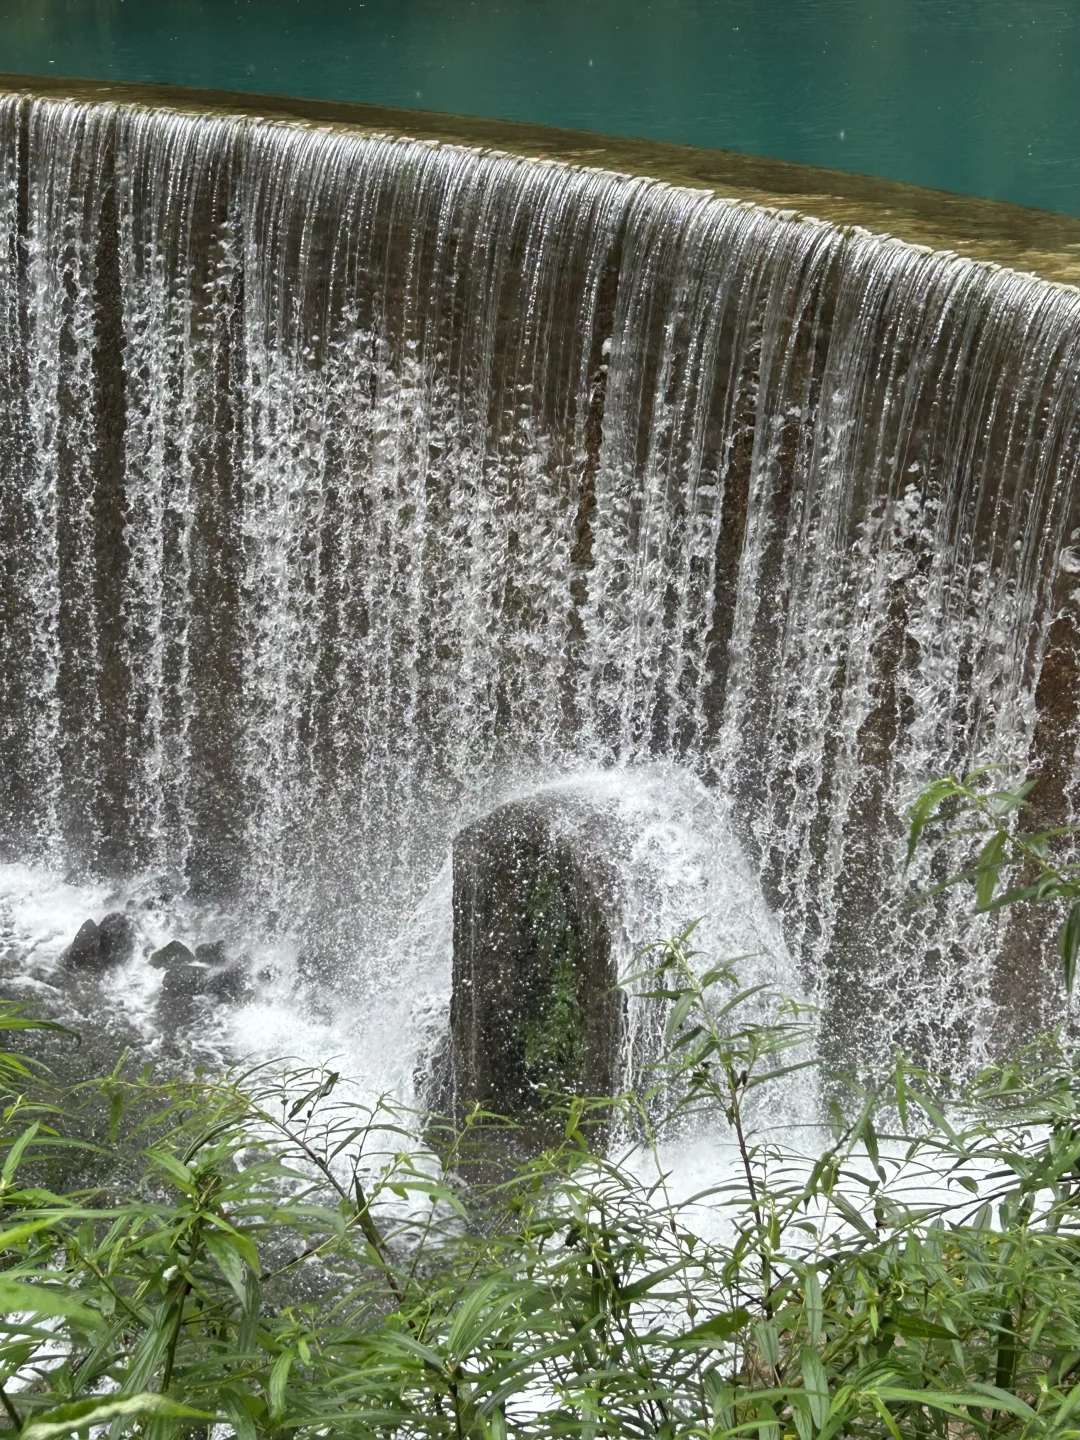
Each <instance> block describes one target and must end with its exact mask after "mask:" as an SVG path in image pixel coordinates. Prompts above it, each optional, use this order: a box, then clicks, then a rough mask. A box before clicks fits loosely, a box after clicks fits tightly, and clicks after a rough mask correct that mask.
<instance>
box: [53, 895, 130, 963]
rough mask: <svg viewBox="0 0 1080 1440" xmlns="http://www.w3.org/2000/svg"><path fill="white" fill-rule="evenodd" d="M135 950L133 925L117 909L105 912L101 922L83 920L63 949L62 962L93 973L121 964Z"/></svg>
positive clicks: (128, 958)
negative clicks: (106, 913) (107, 913)
mask: <svg viewBox="0 0 1080 1440" xmlns="http://www.w3.org/2000/svg"><path fill="white" fill-rule="evenodd" d="M134 953H135V926H134V925H133V924H132V922H131V920H130V919H129V918H128V917H127V916H126V915H124V914H123V913H122V912H121V911H119V910H114V911H113V912H112V913H111V914H109V915H106V916H105V918H104V920H102V922H101V924H100V925H98V924H97V923H96V921H94V920H87V921H85V923H84V924H83V925H81V926H80V927H79V931H78V934H77V935H76V936H75V939H74V940H73V941H72V942H71V944H70V945H69V946H68V948H67V949H66V950H65V951H64V954H63V961H64V964H65V965H67V966H70V967H71V968H72V969H74V970H86V971H91V972H97V971H101V970H108V969H109V968H110V967H111V966H113V965H122V964H123V963H124V961H125V960H130V959H131V957H132V955H133V954H134Z"/></svg>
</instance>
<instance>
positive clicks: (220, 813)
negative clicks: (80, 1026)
mask: <svg viewBox="0 0 1080 1440" xmlns="http://www.w3.org/2000/svg"><path fill="white" fill-rule="evenodd" d="M0 167H2V171H0V485H2V487H3V498H2V510H0V548H2V550H3V573H2V578H0V613H2V616H3V620H2V626H0V647H2V651H0V673H2V675H3V684H4V703H3V709H2V716H0V727H2V729H0V747H2V786H3V791H2V794H0V832H2V834H3V837H4V848H5V850H6V852H7V858H8V859H9V860H10V861H11V862H12V864H13V865H14V864H16V863H17V864H18V865H19V866H22V867H25V866H26V865H27V864H34V865H37V866H39V867H44V868H45V869H49V868H51V869H52V870H53V871H55V870H56V869H58V868H59V869H60V870H61V871H64V872H66V873H67V874H68V875H69V876H74V877H78V876H84V877H94V876H98V877H100V876H105V877H121V878H122V877H131V876H140V875H141V876H144V877H145V876H147V875H157V874H162V873H165V874H170V875H174V876H175V877H176V879H175V884H174V888H176V889H178V890H179V891H180V892H181V893H182V894H184V895H186V897H187V899H188V902H190V903H196V902H199V903H202V904H206V905H219V906H224V907H228V908H229V909H230V911H231V913H233V914H234V915H237V914H241V915H243V916H245V917H247V918H246V920H245V924H246V925H247V926H248V928H249V930H250V931H251V932H252V933H256V932H258V933H260V934H262V935H263V936H264V938H266V937H273V936H274V935H279V936H280V935H282V934H287V935H289V936H292V937H293V938H294V939H295V941H296V947H297V948H298V951H299V954H300V960H301V969H302V970H303V969H305V968H306V973H308V974H309V975H310V974H311V973H312V972H314V973H315V974H317V975H318V977H319V984H320V986H321V987H323V988H324V989H326V988H332V987H334V986H335V985H337V986H339V987H341V988H342V989H343V990H348V991H349V992H350V993H356V991H357V989H358V987H359V989H360V990H361V991H363V990H364V989H365V988H366V991H367V993H369V994H371V995H377V994H378V993H379V992H380V990H390V989H392V988H393V986H394V984H395V977H396V979H397V981H400V979H401V976H402V975H403V974H410V975H411V974H413V973H414V970H415V967H416V966H418V965H420V963H421V962H420V961H419V960H417V959H416V955H415V954H412V952H409V945H413V946H415V945H417V944H420V943H421V940H422V939H423V936H425V935H429V936H432V937H434V938H433V939H432V940H431V943H432V944H433V945H434V946H435V948H436V949H438V948H439V946H442V945H443V944H444V942H445V928H446V927H445V925H444V924H443V922H442V921H440V920H437V919H434V920H433V919H431V916H430V914H429V909H430V906H429V909H425V906H426V905H429V902H428V901H425V899H424V897H425V896H429V897H430V895H431V894H432V893H434V892H433V891H432V886H435V890H436V891H437V890H438V883H439V882H438V880H437V878H436V877H438V875H439V874H440V871H441V870H442V867H443V866H444V862H445V858H446V855H447V853H448V848H449V844H450V840H451V838H452V836H453V834H454V832H455V830H456V829H457V828H458V827H459V826H460V825H461V824H462V823H463V821H465V820H468V819H470V818H473V817H475V816H476V815H478V814H481V813H483V812H484V811H485V809H487V808H490V807H491V806H492V805H494V804H497V803H499V802H500V801H501V800H502V799H504V798H505V797H506V796H508V795H511V794H514V793H520V792H521V791H522V790H528V789H529V788H530V787H534V788H535V787H540V786H544V785H549V784H551V783H554V782H556V781H561V780H564V779H565V777H567V776H568V775H574V774H577V773H584V772H595V771H596V770H598V769H599V770H609V771H610V770H620V771H626V772H628V774H629V775H630V776H631V779H630V780H628V782H627V783H628V784H631V785H632V784H633V783H635V782H634V781H633V779H632V776H633V774H634V773H636V770H637V767H641V766H649V765H656V764H659V765H661V766H662V767H667V773H669V774H670V775H671V776H673V777H675V778H673V780H672V785H673V787H674V788H673V790H672V793H673V794H674V795H679V794H683V793H684V792H683V791H680V789H679V786H680V785H686V784H690V785H691V788H693V785H698V786H699V787H700V786H702V785H703V786H705V787H708V790H709V791H710V792H711V794H712V795H713V797H714V802H713V803H714V804H715V806H717V807H718V811H717V813H718V814H720V813H722V815H723V816H724V817H726V818H725V820H724V823H725V824H727V823H730V826H731V827H732V828H733V830H734V832H735V833H736V834H737V835H738V837H739V840H740V842H741V844H742V845H743V846H744V847H745V850H746V853H747V854H748V855H749V856H750V857H751V860H752V864H753V866H754V867H755V869H756V872H757V873H758V874H759V875H760V884H761V886H762V889H763V891H764V894H765V896H766V897H767V899H768V902H769V904H770V905H771V906H772V908H773V910H774V912H775V913H776V915H777V916H778V918H779V921H780V924H781V925H782V928H783V933H784V936H785V938H786V944H787V947H788V949H789V950H790V952H791V954H792V955H793V956H794V957H796V961H797V964H798V966H799V968H800V973H801V975H802V977H803V983H804V985H805V986H807V987H808V988H811V989H816V990H817V992H818V993H819V995H820V998H821V1000H822V1003H823V1004H824V1006H825V1015H826V1019H825V1035H826V1040H827V1043H829V1044H831V1045H832V1046H833V1047H834V1048H839V1049H841V1050H842V1051H843V1052H844V1053H845V1054H846V1055H848V1056H849V1057H853V1058H861V1059H865V1058H867V1057H872V1056H873V1055H874V1054H875V1053H878V1052H880V1049H881V1047H882V1043H883V1037H885V1038H887V1039H888V1040H889V1041H897V1042H899V1043H901V1044H905V1045H915V1046H917V1047H918V1048H919V1049H920V1050H921V1051H922V1052H923V1053H927V1052H929V1053H930V1054H931V1056H935V1057H937V1058H942V1057H950V1056H955V1055H957V1054H963V1053H966V1052H970V1051H971V1050H973V1049H974V1050H975V1051H978V1050H979V1049H980V1048H982V1047H985V1046H986V1045H988V1044H991V1043H993V1041H994V1027H995V1026H996V1025H997V1024H998V1023H999V1017H1000V1016H1001V1015H1005V1016H1006V1018H1008V1019H1012V1018H1015V1017H1016V1016H1017V1014H1018V1008H1019V1007H1018V1001H1019V998H1020V997H1024V1004H1023V1007H1022V1008H1023V1015H1022V1016H1021V1022H1020V1023H1022V1024H1023V1023H1026V1024H1035V1023H1038V1022H1039V1021H1040V1020H1042V1019H1044V1018H1045V1015H1046V1014H1047V1013H1049V1012H1048V1010H1047V1007H1048V1006H1050V1005H1052V1003H1053V1002H1052V995H1053V962H1052V960H1050V959H1044V957H1043V956H1042V954H1041V953H1040V952H1039V949H1038V946H1036V947H1035V948H1034V949H1033V950H1031V951H1030V953H1027V952H1026V953H1025V954H1024V955H1022V956H1021V955H1019V951H1018V942H1017V941H1016V937H1015V935H1014V934H1013V935H1012V938H1010V935H1011V933H1012V932H1010V931H1009V930H1008V929H1007V928H1006V927H1005V926H1004V925H1003V924H999V923H998V922H994V921H990V920H983V921H980V922H979V924H978V926H972V925H971V924H966V923H965V924H964V925H963V926H961V923H960V919H959V916H958V913H957V912H956V911H955V910H954V909H950V908H949V907H948V906H947V905H946V904H945V903H944V902H942V905H941V906H940V907H939V909H938V910H937V911H936V912H916V913H914V914H912V913H911V912H910V910H909V909H908V907H907V904H906V901H905V897H904V884H903V881H902V878H901V875H900V869H901V864H902V854H903V845H902V836H901V830H902V822H901V820H900V815H901V812H902V809H903V806H904V803H905V802H906V801H907V800H908V799H909V798H910V796H911V795H912V793H913V792H914V790H915V789H916V788H917V786H918V785H919V784H920V783H922V782H923V781H924V780H926V779H927V778H928V777H930V776H931V775H933V774H936V773H938V772H940V771H942V770H943V769H946V768H949V767H952V766H964V765H966V764H967V763H969V762H972V761H976V760H983V759H992V760H998V761H1009V762H1014V763H1016V764H1018V765H1021V766H1028V765H1031V766H1035V767H1037V768H1040V767H1041V768H1042V770H1043V771H1044V772H1048V774H1049V777H1050V779H1051V780H1052V781H1053V782H1054V784H1053V785H1049V784H1048V785H1047V795H1048V797H1049V799H1048V800H1047V801H1046V802H1045V803H1044V810H1045V809H1046V806H1048V805H1050V803H1051V801H1053V798H1054V796H1056V795H1059V794H1064V795H1065V797H1066V802H1068V801H1069V800H1070V797H1071V795H1072V794H1073V793H1075V787H1076V775H1075V750H1076V712H1077V706H1078V704H1080V695H1078V694H1077V683H1076V682H1077V676H1078V673H1080V665H1078V662H1077V644H1076V635H1077V630H1076V626H1077V624H1078V620H1077V602H1078V597H1080V588H1078V584H1080V582H1078V581H1077V579H1076V572H1077V570H1078V569H1080V558H1078V556H1080V548H1078V547H1077V543H1076V542H1077V540H1078V539H1080V485H1078V480H1080V475H1078V470H1080V295H1078V294H1077V293H1076V292H1074V291H1072V290H1070V289H1068V288H1066V287H1061V286H1055V285H1052V284H1049V283H1047V282H1045V281H1041V280H1039V279H1036V278H1035V277H1032V276H1025V275H1019V274H1015V273H1012V272H1008V271H1002V270H997V269H995V268H994V267H992V266H988V265H984V264H977V263H974V262H971V261H967V260H964V259H961V258H958V257H957V256H954V255H950V254H943V253H932V252H929V251H921V250H919V249H917V248H914V247H911V246H908V245H905V244H902V243H900V242H897V241H893V240H890V239H889V238H887V237H882V236H877V235H872V234H869V233H865V232H860V231H841V230H839V229H837V228H836V227H833V226H830V225H827V224H824V223H821V222H817V221H814V220H808V219H802V218H799V217H796V216H794V215H791V214H785V213H777V212H772V211H768V210H765V209H761V208H754V207H750V206H745V205H740V204H734V203H729V202H725V201H723V200H721V199H717V198H716V197H714V196H713V195H711V194H709V193H707V192H703V191H692V190H684V189H677V188H673V187H670V186H668V185H665V184H662V183H659V182H656V181H650V180H645V179H637V178H631V177H628V176H624V175H617V174H612V173H606V172H599V171H590V170H587V169H576V168H571V167H567V166H565V165H561V164H551V163H544V162H538V161H529V160H524V159H520V158H516V157H513V156H510V155H505V154H499V153H493V152H482V151H478V150H472V149H466V148H460V147H455V146H453V145H445V144H444V145H436V144H426V143H417V142H414V141H410V140H406V139H400V138H389V137H380V136H372V135H365V134H363V133H359V132H355V131H349V130H347V129H340V128H339V129H335V128H331V127H321V126H318V125H301V124H281V123H271V122H268V121H257V120H253V119H250V118H247V119H245V118H242V117H230V116H225V115H213V114H211V115H196V114H190V113H184V112H182V111H180V110H177V111H172V110H169V109H146V108H142V107H140V106H138V105H134V104H116V103H107V102H101V103H89V102H86V103H84V102H75V101H60V100H52V99H48V100H46V99H40V100H38V99H32V98H28V97H25V96H14V95H12V96H7V97H0ZM649 773H650V774H651V775H654V776H655V774H656V773H659V772H657V771H655V770H652V771H650V772H649ZM679 776H681V777H683V778H682V779H679V778H678V777H679ZM691 777H693V778H691ZM650 783H651V782H650ZM685 793H689V792H688V791H687V792H685ZM695 793H697V792H696V791H695ZM702 793H704V792H702ZM691 808H692V807H691ZM1047 813H1049V812H1047ZM1054 818H1061V817H1054ZM696 823H697V821H696V820H694V819H693V817H691V818H690V819H687V820H686V821H685V824H686V825H689V826H691V827H692V826H693V825H694V824H696ZM709 823H710V824H711V823H712V821H710V822H709ZM701 833H703V834H709V833H711V832H710V831H709V830H708V827H707V826H706V829H705V830H704V831H702V832H701ZM680 843H681V842H680ZM18 873H19V874H20V875H23V874H24V873H25V868H23V869H20V870H19V871H18ZM443 890H444V892H445V891H446V886H445V885H444V886H443ZM927 913H929V914H930V915H931V920H930V921H929V922H928V921H927V918H926V916H927ZM417 915H419V916H421V917H423V916H425V915H427V916H428V919H427V920H423V919H421V920H419V921H417V922H416V923H415V924H414V926H413V932H412V935H413V938H412V940H410V941H408V942H405V941H402V940H401V939H400V937H401V936H402V935H403V933H404V931H405V930H407V929H408V925H407V924H406V922H405V920H404V919H403V917H407V916H417ZM684 918H686V919H689V918H692V916H690V915H687V916H685V917H684ZM664 919H665V920H666V919H667V917H666V916H665V917H664ZM410 923H411V922H410ZM417 926H419V929H417ZM440 926H442V929H440ZM417 936H420V939H418V938H417ZM440 936H441V938H440ZM395 937H397V938H396V939H395ZM641 938H650V937H648V936H642V937H641ZM267 943H268V942H267ZM402 947H404V950H403V949H402ZM781 948H782V947H781ZM405 952H408V953H405ZM417 953H419V952H417ZM410 954H412V958H409V957H410ZM1018 956H1019V958H1018ZM440 963H441V962H440ZM410 965H412V966H413V967H414V970H410V969H409V966H410ZM420 988H421V989H423V987H422V986H421V987H420ZM435 990H436V991H437V990H438V986H436V987H435ZM433 993H434V992H433ZM414 998H415V996H414ZM264 1018H265V1017H264ZM269 1043H271V1044H272V1043H273V1037H271V1040H270V1042H269ZM406 1048H407V1047H406ZM399 1058H400V1057H399ZM402 1064H403V1065H404V1064H405V1061H404V1060H402Z"/></svg>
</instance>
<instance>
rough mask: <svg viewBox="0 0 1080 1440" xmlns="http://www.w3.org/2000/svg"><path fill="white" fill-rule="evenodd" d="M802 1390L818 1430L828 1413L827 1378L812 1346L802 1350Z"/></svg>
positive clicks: (818, 1356) (819, 1357)
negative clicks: (804, 1392)
mask: <svg viewBox="0 0 1080 1440" xmlns="http://www.w3.org/2000/svg"><path fill="white" fill-rule="evenodd" d="M801 1368H802V1377H803V1389H804V1390H805V1391H806V1398H807V1399H808V1400H809V1402H810V1414H811V1415H812V1416H813V1417H814V1424H815V1425H816V1426H818V1428H819V1429H820V1428H821V1426H822V1425H824V1423H825V1416H826V1415H827V1414H828V1413H829V1378H828V1376H827V1375H826V1374H825V1367H824V1365H822V1363H821V1356H820V1355H819V1354H818V1352H817V1351H816V1350H815V1349H814V1347H813V1346H812V1345H807V1346H805V1347H804V1348H803V1352H802V1357H801Z"/></svg>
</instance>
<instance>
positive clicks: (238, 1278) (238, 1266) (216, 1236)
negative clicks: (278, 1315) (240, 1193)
mask: <svg viewBox="0 0 1080 1440" xmlns="http://www.w3.org/2000/svg"><path fill="white" fill-rule="evenodd" d="M203 1238H204V1240H205V1242H206V1248H207V1250H209V1252H210V1254H211V1256H212V1257H213V1261H214V1264H215V1265H216V1266H217V1268H218V1269H219V1270H220V1271H221V1273H222V1275H223V1276H224V1277H225V1279H226V1280H227V1281H228V1282H229V1284H230V1285H231V1286H232V1288H233V1289H234V1290H235V1291H236V1298H237V1299H238V1300H239V1301H240V1304H241V1305H243V1304H244V1303H245V1302H246V1300H247V1277H248V1268H247V1265H246V1264H245V1263H244V1261H243V1260H242V1259H241V1258H240V1256H239V1255H238V1254H237V1251H236V1247H235V1246H234V1245H233V1243H232V1236H231V1235H223V1234H221V1232H220V1231H214V1230H207V1231H206V1234H205V1236H204V1237H203Z"/></svg>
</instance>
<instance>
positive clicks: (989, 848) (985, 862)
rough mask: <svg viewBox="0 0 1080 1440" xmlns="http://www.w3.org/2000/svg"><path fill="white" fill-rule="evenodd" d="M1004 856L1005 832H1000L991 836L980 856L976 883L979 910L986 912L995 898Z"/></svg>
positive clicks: (976, 905)
mask: <svg viewBox="0 0 1080 1440" xmlns="http://www.w3.org/2000/svg"><path fill="white" fill-rule="evenodd" d="M1004 854H1005V831H1004V830H998V831H997V832H996V833H995V834H993V835H991V837H990V839H989V840H988V841H987V842H986V844H985V845H984V846H983V849H982V854H981V855H980V856H979V874H978V878H977V879H976V881H975V908H976V909H977V910H985V909H986V907H987V905H989V904H990V901H991V900H992V899H993V898H994V890H995V888H996V886H997V882H998V873H999V871H1000V869H1001V863H1002V859H1003V857H1004Z"/></svg>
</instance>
